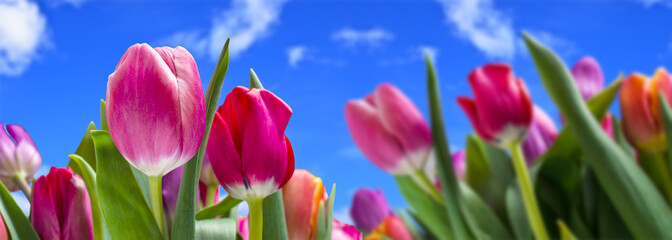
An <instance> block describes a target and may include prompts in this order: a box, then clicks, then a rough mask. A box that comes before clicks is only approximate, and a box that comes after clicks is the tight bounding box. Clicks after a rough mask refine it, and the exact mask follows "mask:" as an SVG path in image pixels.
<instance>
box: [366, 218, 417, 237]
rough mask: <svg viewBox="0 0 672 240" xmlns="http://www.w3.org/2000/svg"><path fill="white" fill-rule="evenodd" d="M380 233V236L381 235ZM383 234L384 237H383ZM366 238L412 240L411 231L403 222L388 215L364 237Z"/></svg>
mask: <svg viewBox="0 0 672 240" xmlns="http://www.w3.org/2000/svg"><path fill="white" fill-rule="evenodd" d="M381 235H382V236H381ZM383 236H385V238H384V237H383ZM365 239H366V240H382V239H392V240H413V236H412V235H411V232H409V231H408V228H406V225H405V224H404V222H403V221H402V220H401V219H400V218H398V217H396V216H389V217H387V218H385V220H383V222H382V223H381V224H380V226H378V227H377V228H376V229H374V230H373V232H372V233H371V234H370V235H369V236H367V237H366V238H365Z"/></svg>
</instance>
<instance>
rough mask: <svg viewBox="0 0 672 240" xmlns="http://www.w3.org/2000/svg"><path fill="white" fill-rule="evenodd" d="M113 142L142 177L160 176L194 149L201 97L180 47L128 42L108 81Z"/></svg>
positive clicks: (201, 123)
mask: <svg viewBox="0 0 672 240" xmlns="http://www.w3.org/2000/svg"><path fill="white" fill-rule="evenodd" d="M106 115H107V125H108V127H109V130H110V135H111V136H112V140H113V141H114V144H115V145H116V146H117V148H118V149H119V152H120V153H121V155H123V156H124V158H126V159H127V160H128V161H129V163H130V164H132V165H133V166H135V167H136V168H137V169H139V170H140V171H142V172H143V173H145V174H146V175H147V176H163V175H165V174H166V173H168V172H170V171H171V170H173V169H175V168H177V167H179V166H182V165H183V164H184V163H186V162H187V161H189V159H191V158H192V157H193V156H194V155H195V154H196V152H197V151H198V148H199V146H200V145H201V141H202V140H203V133H204V131H205V101H204V97H203V87H202V86H201V78H200V77H199V75H198V69H197V67H196V62H195V61H194V58H193V57H192V56H191V54H189V52H187V50H186V49H184V48H182V47H177V48H174V49H173V48H169V47H161V48H154V49H152V47H150V46H149V45H147V44H136V45H133V46H131V47H130V48H129V49H128V50H127V51H126V53H125V54H124V56H123V57H122V58H121V61H119V64H118V65H117V67H116V69H115V70H114V73H112V74H110V76H109V81H108V82H107V105H106Z"/></svg>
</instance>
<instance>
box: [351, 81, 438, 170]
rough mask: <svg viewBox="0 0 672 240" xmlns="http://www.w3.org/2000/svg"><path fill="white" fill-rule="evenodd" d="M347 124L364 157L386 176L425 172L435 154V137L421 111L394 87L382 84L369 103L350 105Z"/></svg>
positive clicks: (360, 102) (371, 96)
mask: <svg viewBox="0 0 672 240" xmlns="http://www.w3.org/2000/svg"><path fill="white" fill-rule="evenodd" d="M345 120H346V122H347V123H348V127H349V128H350V134H352V138H353V140H354V141H355V144H357V146H358V147H359V149H360V150H361V151H362V153H364V155H365V156H366V157H367V158H368V159H369V160H371V161H372V162H373V163H374V164H375V165H376V166H378V167H379V168H381V169H383V170H384V171H386V172H389V173H392V174H395V175H396V174H413V173H415V172H416V171H418V170H422V168H423V166H424V165H425V161H426V160H427V158H428V156H429V154H430V152H431V150H432V133H431V131H430V129H429V126H428V125H427V122H426V121H425V119H424V118H423V116H422V114H421V113H420V110H418V108H417V107H416V106H415V105H414V104H413V102H411V100H410V99H408V98H407V97H406V96H405V95H404V94H403V93H402V92H401V91H399V89H397V88H396V87H394V86H393V85H391V84H387V83H384V84H381V85H380V86H378V88H376V91H375V92H374V93H373V94H371V95H368V96H367V97H366V98H365V99H361V100H356V101H349V102H348V103H347V104H346V106H345Z"/></svg>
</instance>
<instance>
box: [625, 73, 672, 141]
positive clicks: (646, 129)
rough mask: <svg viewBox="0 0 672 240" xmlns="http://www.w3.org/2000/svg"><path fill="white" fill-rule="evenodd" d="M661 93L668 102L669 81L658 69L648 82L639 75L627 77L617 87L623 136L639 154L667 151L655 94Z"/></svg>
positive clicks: (670, 84) (666, 75)
mask: <svg viewBox="0 0 672 240" xmlns="http://www.w3.org/2000/svg"><path fill="white" fill-rule="evenodd" d="M659 91H662V92H664V93H665V97H666V99H667V101H668V102H670V100H671V99H672V96H670V94H672V78H670V75H669V74H668V73H667V71H665V69H663V68H660V69H658V71H656V74H655V75H654V76H653V78H652V80H651V81H649V82H647V81H646V77H645V76H643V75H640V74H632V75H630V76H628V77H627V78H626V79H625V81H623V84H622V86H621V96H620V98H621V114H622V115H623V132H624V133H625V136H626V138H627V139H628V140H629V141H630V143H631V144H632V145H634V146H635V148H637V150H639V151H643V152H646V153H656V152H660V151H664V150H665V149H667V140H666V137H665V133H664V131H663V126H662V121H661V116H660V110H659V106H658V94H659V93H658V92H659Z"/></svg>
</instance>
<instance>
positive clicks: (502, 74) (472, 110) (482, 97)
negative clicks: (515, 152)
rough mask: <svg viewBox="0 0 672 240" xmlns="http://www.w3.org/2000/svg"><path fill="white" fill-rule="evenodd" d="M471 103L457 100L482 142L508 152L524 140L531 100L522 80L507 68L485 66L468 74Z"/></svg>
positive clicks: (462, 98) (529, 122) (528, 122)
mask: <svg viewBox="0 0 672 240" xmlns="http://www.w3.org/2000/svg"><path fill="white" fill-rule="evenodd" d="M468 79H469V84H470V85H471V88H472V90H473V91H474V99H469V98H467V97H459V98H458V99H457V103H458V104H459V105H460V107H462V110H464V112H465V113H466V114H467V117H469V120H470V121H471V124H472V125H473V126H474V128H475V130H476V133H478V135H479V136H480V137H481V138H483V140H485V141H487V142H490V143H492V144H494V145H497V146H499V147H501V148H508V147H509V146H510V144H511V143H512V142H514V141H522V140H523V139H524V138H525V134H526V133H527V130H528V128H529V127H530V124H531V123H532V109H533V107H532V99H531V98H530V94H529V93H528V92H527V88H526V87H525V83H524V82H523V80H522V79H520V78H516V77H515V76H514V75H513V71H512V70H511V67H510V66H509V65H506V64H487V65H485V66H483V67H480V68H477V69H475V70H474V71H472V72H471V73H470V74H469V77H468Z"/></svg>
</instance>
